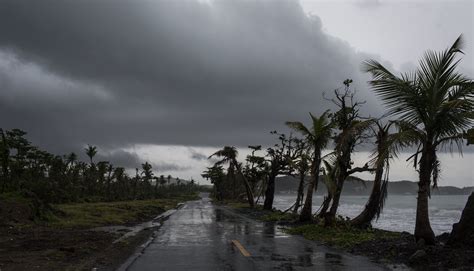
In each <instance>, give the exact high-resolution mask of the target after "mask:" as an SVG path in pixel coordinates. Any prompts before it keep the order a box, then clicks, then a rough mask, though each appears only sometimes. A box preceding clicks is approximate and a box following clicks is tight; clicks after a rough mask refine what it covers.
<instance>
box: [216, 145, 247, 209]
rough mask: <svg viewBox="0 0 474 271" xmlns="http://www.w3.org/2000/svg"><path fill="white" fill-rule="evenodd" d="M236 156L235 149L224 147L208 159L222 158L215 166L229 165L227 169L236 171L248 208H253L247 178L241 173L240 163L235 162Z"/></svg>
mask: <svg viewBox="0 0 474 271" xmlns="http://www.w3.org/2000/svg"><path fill="white" fill-rule="evenodd" d="M237 154H238V152H237V149H236V148H235V147H229V146H225V147H224V148H223V149H222V150H218V151H217V152H215V153H214V154H212V155H211V156H209V158H211V157H213V156H217V157H220V158H222V160H221V161H219V162H217V163H216V165H220V164H224V163H229V169H235V170H237V173H238V174H239V175H240V176H241V177H242V180H243V181H244V185H245V191H246V193H247V200H248V202H249V205H250V207H252V208H253V207H254V206H255V202H254V197H253V192H252V188H251V187H250V184H249V182H248V180H247V178H246V177H245V176H244V174H243V173H242V168H241V166H240V163H239V162H237Z"/></svg>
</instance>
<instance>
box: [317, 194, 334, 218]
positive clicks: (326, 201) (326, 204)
mask: <svg viewBox="0 0 474 271" xmlns="http://www.w3.org/2000/svg"><path fill="white" fill-rule="evenodd" d="M331 200H332V195H331V194H330V193H329V192H328V195H327V196H326V197H324V200H323V204H322V205H321V211H320V212H319V214H318V217H319V218H322V217H324V216H325V215H326V212H327V211H328V209H329V206H330V203H331Z"/></svg>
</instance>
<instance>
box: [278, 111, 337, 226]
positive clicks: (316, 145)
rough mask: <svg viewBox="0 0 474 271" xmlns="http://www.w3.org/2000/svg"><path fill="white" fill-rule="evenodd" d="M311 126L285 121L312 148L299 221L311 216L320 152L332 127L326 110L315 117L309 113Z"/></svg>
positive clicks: (328, 137)
mask: <svg viewBox="0 0 474 271" xmlns="http://www.w3.org/2000/svg"><path fill="white" fill-rule="evenodd" d="M309 115H310V116H311V121H312V126H311V127H310V128H308V127H306V126H305V125H304V124H303V123H301V122H286V125H288V126H289V127H291V128H292V129H294V130H295V131H298V132H299V133H301V134H302V135H303V136H304V137H305V138H306V140H307V142H308V145H309V146H310V147H311V148H312V151H313V152H312V157H311V181H310V182H309V185H308V190H307V193H306V200H305V203H304V206H303V209H302V210H301V214H300V221H302V222H304V221H310V220H311V217H312V205H313V192H314V191H315V190H316V189H317V188H318V179H319V167H320V165H321V152H322V151H323V149H324V148H325V147H326V145H327V144H328V142H329V140H330V138H331V133H332V129H333V122H332V121H331V119H330V117H331V114H329V112H328V111H326V112H324V113H323V114H322V115H321V116H320V117H315V116H313V115H312V114H311V113H310V114H309Z"/></svg>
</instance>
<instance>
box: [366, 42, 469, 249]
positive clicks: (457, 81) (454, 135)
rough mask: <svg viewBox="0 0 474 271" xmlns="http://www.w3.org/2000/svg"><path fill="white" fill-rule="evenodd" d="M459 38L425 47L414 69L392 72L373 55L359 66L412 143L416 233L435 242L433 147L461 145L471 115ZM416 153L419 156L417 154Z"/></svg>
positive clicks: (437, 166) (435, 164)
mask: <svg viewBox="0 0 474 271" xmlns="http://www.w3.org/2000/svg"><path fill="white" fill-rule="evenodd" d="M461 48H462V37H461V36H460V37H459V38H458V39H456V41H455V42H454V44H453V45H452V46H451V47H450V48H448V49H446V50H445V51H442V52H432V51H428V52H427V53H426V54H425V56H424V57H423V59H422V60H421V61H420V68H418V69H417V70H416V71H415V72H413V73H406V74H401V75H400V76H396V75H394V74H393V73H391V72H390V71H388V70H387V69H386V68H385V67H384V66H382V65H381V64H380V63H379V62H377V61H375V60H369V61H367V62H365V65H364V69H365V71H367V72H369V73H370V74H371V75H372V77H373V80H372V81H370V84H371V86H372V88H373V90H374V92H375V93H376V94H377V95H378V96H379V97H380V98H381V99H382V101H383V102H384V104H385V106H386V107H387V109H388V114H389V115H396V116H398V117H399V119H400V121H401V122H400V123H401V124H402V125H401V127H402V129H401V131H400V132H403V133H406V134H407V137H409V138H410V141H411V142H410V143H411V144H412V145H415V146H417V147H418V148H417V151H416V152H415V154H414V155H413V157H414V161H415V167H418V173H419V182H418V198H417V209H416V224H415V238H416V240H417V241H418V240H421V239H423V240H424V241H425V242H426V243H428V244H433V243H434V242H435V238H434V233H433V230H432V229H431V226H430V220H429V216H428V198H429V196H430V184H431V183H432V182H433V185H434V186H436V185H437V181H438V173H439V169H440V164H439V160H438V159H437V155H436V153H437V150H438V149H439V148H442V147H447V148H449V149H452V147H453V145H457V147H458V149H459V150H461V148H462V144H461V143H462V136H463V133H462V132H463V130H465V129H467V128H468V127H469V126H470V125H472V122H473V120H474V99H473V98H474V82H473V81H472V80H470V79H468V78H466V77H465V76H464V75H462V74H459V73H458V72H456V67H457V65H458V64H459V60H457V59H456V56H457V54H458V53H462V51H461ZM418 155H421V157H420V158H419V159H418Z"/></svg>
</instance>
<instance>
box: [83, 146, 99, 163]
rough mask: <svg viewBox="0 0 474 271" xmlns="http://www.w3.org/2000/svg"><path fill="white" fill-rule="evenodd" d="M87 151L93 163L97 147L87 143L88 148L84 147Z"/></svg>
mask: <svg viewBox="0 0 474 271" xmlns="http://www.w3.org/2000/svg"><path fill="white" fill-rule="evenodd" d="M84 150H85V151H86V154H87V156H88V157H89V159H90V161H91V165H92V158H94V156H95V155H96V154H97V147H96V146H92V145H87V148H85V149H84Z"/></svg>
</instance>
